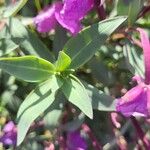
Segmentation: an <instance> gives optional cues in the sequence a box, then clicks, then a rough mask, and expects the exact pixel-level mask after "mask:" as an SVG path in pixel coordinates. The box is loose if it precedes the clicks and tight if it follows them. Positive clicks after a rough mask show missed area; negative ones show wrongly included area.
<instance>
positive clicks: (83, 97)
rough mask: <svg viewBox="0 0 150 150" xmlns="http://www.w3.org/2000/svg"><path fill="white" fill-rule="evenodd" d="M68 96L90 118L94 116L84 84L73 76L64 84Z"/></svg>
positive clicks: (63, 88) (65, 93)
mask: <svg viewBox="0 0 150 150" xmlns="http://www.w3.org/2000/svg"><path fill="white" fill-rule="evenodd" d="M62 91H63V93H64V95H65V96H66V98H67V99H68V100H69V101H70V102H71V103H72V104H74V105H75V106H77V107H78V108H79V109H80V110H81V111H82V112H83V113H84V114H85V115H87V116H88V117H89V118H91V119H92V118H93V110H92V103H91V101H90V98H89V96H88V94H87V92H86V90H85V88H84V86H83V85H82V84H81V83H79V82H78V81H77V80H75V79H73V78H68V79H66V81H65V82H64V85H63V86H62Z"/></svg>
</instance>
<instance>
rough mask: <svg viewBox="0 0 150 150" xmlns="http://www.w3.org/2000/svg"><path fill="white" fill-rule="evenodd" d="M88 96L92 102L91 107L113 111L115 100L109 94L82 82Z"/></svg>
mask: <svg viewBox="0 0 150 150" xmlns="http://www.w3.org/2000/svg"><path fill="white" fill-rule="evenodd" d="M84 86H85V88H86V90H87V93H88V96H89V97H90V100H91V102H92V106H93V109H96V110H99V111H115V110H116V109H115V103H116V101H115V100H114V99H113V98H112V97H111V96H109V95H106V94H105V93H103V92H102V91H100V90H98V89H97V88H95V87H93V86H92V85H90V84H87V83H85V82H84Z"/></svg>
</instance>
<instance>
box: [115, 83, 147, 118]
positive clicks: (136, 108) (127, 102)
mask: <svg viewBox="0 0 150 150" xmlns="http://www.w3.org/2000/svg"><path fill="white" fill-rule="evenodd" d="M147 91H148V90H146V89H145V88H144V87H143V86H141V85H138V86H136V87H134V88H132V89H131V90H129V91H128V92H127V93H126V94H125V95H124V96H123V97H121V98H120V99H118V100H117V105H116V110H117V111H118V112H121V113H122V114H123V115H124V116H126V117H130V116H145V117H146V116H147V115H148V110H147Z"/></svg>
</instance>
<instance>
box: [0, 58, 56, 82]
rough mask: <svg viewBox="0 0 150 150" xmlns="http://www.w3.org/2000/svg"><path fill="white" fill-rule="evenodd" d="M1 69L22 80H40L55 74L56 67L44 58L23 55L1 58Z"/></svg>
mask: <svg viewBox="0 0 150 150" xmlns="http://www.w3.org/2000/svg"><path fill="white" fill-rule="evenodd" d="M0 69H3V70H4V71H6V72H7V73H9V74H11V75H14V76H15V77H17V78H19V79H22V80H25V81H29V82H39V81H42V80H46V79H48V78H49V77H50V76H51V75H52V74H54V70H55V67H54V65H53V64H52V63H50V62H48V61H46V60H44V59H42V58H38V57H35V56H23V57H10V58H0Z"/></svg>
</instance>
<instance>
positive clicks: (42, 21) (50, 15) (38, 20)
mask: <svg viewBox="0 0 150 150" xmlns="http://www.w3.org/2000/svg"><path fill="white" fill-rule="evenodd" d="M59 7H62V3H61V2H56V3H54V4H53V5H52V6H49V7H46V8H45V9H44V10H43V11H41V12H40V14H39V15H37V16H36V17H35V18H34V23H35V24H36V26H37V30H38V31H39V32H49V31H50V30H52V29H54V28H55V26H56V23H57V20H56V18H55V12H56V11H57V9H59Z"/></svg>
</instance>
